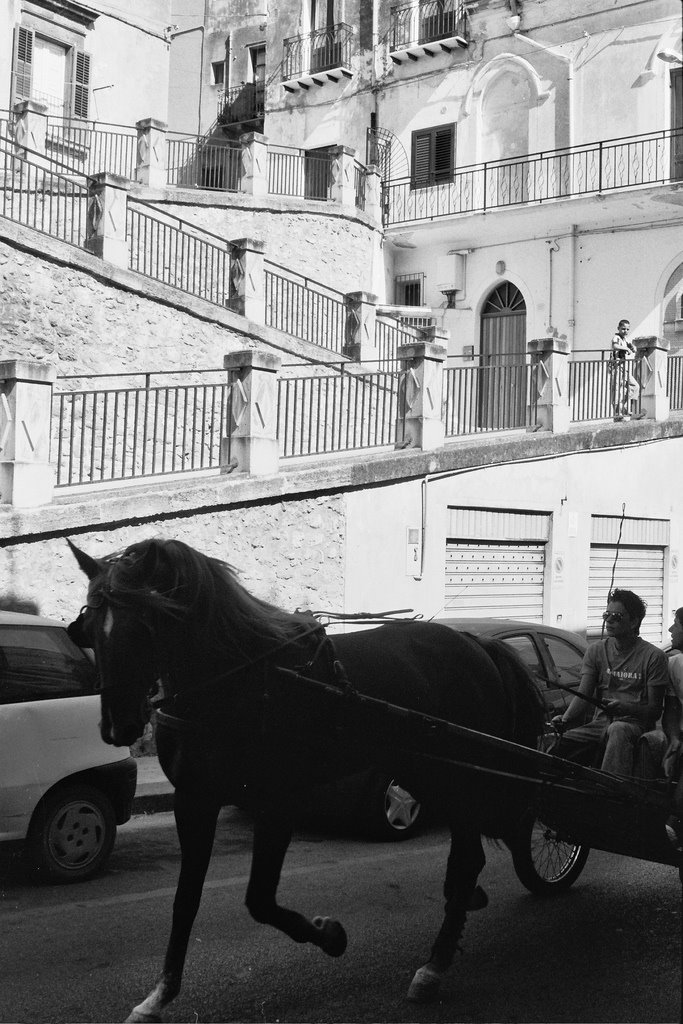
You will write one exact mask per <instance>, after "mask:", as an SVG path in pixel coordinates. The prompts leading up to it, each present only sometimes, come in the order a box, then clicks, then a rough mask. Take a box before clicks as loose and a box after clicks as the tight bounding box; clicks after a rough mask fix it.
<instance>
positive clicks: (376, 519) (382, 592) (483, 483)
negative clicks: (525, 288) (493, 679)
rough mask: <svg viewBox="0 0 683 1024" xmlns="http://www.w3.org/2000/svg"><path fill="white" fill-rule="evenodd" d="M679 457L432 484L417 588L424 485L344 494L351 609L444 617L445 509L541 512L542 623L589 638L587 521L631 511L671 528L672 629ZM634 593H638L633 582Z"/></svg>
mask: <svg viewBox="0 0 683 1024" xmlns="http://www.w3.org/2000/svg"><path fill="white" fill-rule="evenodd" d="M679 458H681V459H683V439H676V440H666V441H659V442H656V443H653V444H644V445H642V446H640V447H633V448H621V447H619V448H616V449H615V450H613V451H609V450H608V451H605V450H601V451H599V452H586V453H582V454H577V455H570V456H559V457H556V458H552V459H548V460H545V461H539V462H530V463H519V462H518V463H516V464H514V465H510V466H502V465H501V466H491V467H487V468H485V469H481V470H476V471H473V472H469V471H468V472H462V473H457V472H456V473H455V474H453V475H451V476H448V477H443V478H437V477H435V478H432V479H431V480H429V482H428V483H427V484H426V490H427V505H426V521H427V529H426V535H425V561H424V575H423V578H422V579H420V580H415V579H414V578H413V577H412V575H408V574H407V573H406V529H407V528H408V527H419V526H420V524H421V519H422V487H421V483H420V481H419V480H418V481H405V482H401V483H396V484H393V485H389V486H385V487H375V488H371V489H367V490H364V491H351V492H349V493H348V494H347V495H346V509H347V514H346V524H347V525H346V530H347V543H346V567H345V609H346V610H347V611H380V610H386V609H385V606H386V605H387V595H391V597H390V603H391V606H392V607H393V608H414V609H415V611H416V612H420V613H422V614H423V615H424V616H425V617H431V616H437V617H439V616H441V617H443V615H444V610H443V604H444V590H445V571H444V565H445V554H446V540H447V536H446V529H447V510H448V507H449V506H466V507H477V508H491V509H506V510H520V511H521V510H525V511H538V512H545V513H550V515H551V517H552V527H551V537H550V541H549V544H548V550H547V557H546V565H547V574H546V585H545V613H544V619H545V621H546V623H548V624H550V625H559V626H561V627H562V628H565V629H572V630H576V631H582V630H585V627H586V612H587V594H588V568H589V556H590V530H591V518H590V517H591V515H606V516H617V517H618V516H620V515H621V513H622V504H625V506H626V510H625V511H626V515H627V516H628V517H636V518H646V519H648V518H652V519H666V520H669V521H670V524H671V525H670V550H669V552H668V556H669V557H668V558H667V560H666V569H665V572H666V590H665V594H664V613H665V614H664V617H665V620H666V621H665V628H666V626H668V624H669V622H668V619H667V615H668V611H669V609H671V608H675V607H678V606H680V605H681V604H683V581H682V580H681V579H680V577H679V575H678V568H677V566H676V564H675V563H677V561H678V555H679V553H680V552H681V550H682V545H683V511H682V510H683V475H681V474H680V473H677V472H672V466H676V465H678V459H679ZM673 555H675V556H676V558H675V559H673V561H672V557H671V556H673ZM558 556H562V562H563V568H562V570H561V571H560V572H556V571H555V570H554V563H555V560H556V558H557V557H558ZM369 565H372V567H373V571H372V573H369V572H368V566H369ZM633 589H635V590H637V585H636V583H635V582H634V587H633ZM662 639H666V636H664V637H663V638H662Z"/></svg>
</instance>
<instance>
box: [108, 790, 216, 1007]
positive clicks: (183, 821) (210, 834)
mask: <svg viewBox="0 0 683 1024" xmlns="http://www.w3.org/2000/svg"><path fill="white" fill-rule="evenodd" d="M219 810H220V805H219V804H216V803H213V802H212V801H210V800H207V798H206V797H205V796H204V795H203V794H200V793H197V792H196V791H192V790H183V791H181V790H176V792H175V798H174V813H175V820H176V830H177V832H178V840H179V842H180V853H181V862H180V875H179V877H178V885H177V887H176V894H175V899H174V901H173V923H172V927H171V936H170V939H169V942H168V947H167V949H166V957H165V960H164V967H163V970H162V972H161V975H160V977H159V979H158V981H157V983H156V985H155V986H154V988H153V989H152V991H151V992H150V993H149V995H148V996H147V997H146V999H143V1001H142V1002H141V1003H140V1004H139V1005H138V1006H136V1007H135V1008H134V1009H133V1011H132V1013H131V1014H130V1016H129V1017H128V1018H127V1021H128V1022H134V1024H152V1022H158V1021H161V1019H162V1016H161V1015H162V1013H163V1010H164V1007H166V1006H168V1004H169V1003H170V1002H171V1000H172V999H175V997H176V996H177V995H178V993H179V992H180V985H181V981H182V976H183V967H184V965H185V956H186V954H187V945H188V942H189V940H190V932H191V931H192V925H193V924H194V919H195V917H196V916H197V911H198V910H199V904H200V901H201V898H202V889H203V888H204V880H205V878H206V872H207V869H208V867H209V861H210V860H211V851H212V849H213V841H214V836H215V834H216V822H217V820H218V812H219Z"/></svg>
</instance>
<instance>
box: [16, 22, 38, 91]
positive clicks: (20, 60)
mask: <svg viewBox="0 0 683 1024" xmlns="http://www.w3.org/2000/svg"><path fill="white" fill-rule="evenodd" d="M32 77H33V30H32V29H30V28H22V27H20V26H18V27H17V28H16V29H15V30H14V66H13V75H12V79H13V81H12V103H13V104H14V103H17V102H18V101H19V100H30V98H31V81H32Z"/></svg>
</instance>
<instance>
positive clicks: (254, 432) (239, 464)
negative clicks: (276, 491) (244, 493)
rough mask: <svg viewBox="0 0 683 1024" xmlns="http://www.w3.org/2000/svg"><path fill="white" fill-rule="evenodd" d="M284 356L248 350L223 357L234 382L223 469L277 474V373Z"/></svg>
mask: <svg viewBox="0 0 683 1024" xmlns="http://www.w3.org/2000/svg"><path fill="white" fill-rule="evenodd" d="M280 363H281V359H280V357H279V356H276V355H274V354H273V353H271V352H260V351H258V350H257V349H244V350H241V351H239V352H230V353H229V354H228V355H226V356H224V358H223V365H224V366H225V369H226V370H227V371H228V382H229V383H230V384H231V385H232V388H231V400H230V436H229V437H227V438H224V439H223V441H222V443H221V471H222V472H224V473H229V472H231V471H232V470H233V469H234V468H237V470H238V471H240V472H243V473H248V474H249V475H250V476H270V475H271V474H273V473H277V471H278V465H279V446H278V439H277V374H278V370H279V368H280Z"/></svg>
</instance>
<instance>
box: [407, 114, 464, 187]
mask: <svg viewBox="0 0 683 1024" xmlns="http://www.w3.org/2000/svg"><path fill="white" fill-rule="evenodd" d="M456 135H457V126H456V124H455V122H454V121H451V122H450V123H448V124H438V125H432V126H431V127H429V128H418V129H416V131H414V132H413V133H412V136H411V145H410V187H411V189H418V188H430V187H431V186H432V185H440V184H443V183H445V182H449V181H452V180H453V175H454V174H455V146H456ZM439 136H444V137H446V138H447V140H448V141H447V143H446V145H447V161H445V162H444V160H443V151H441V152H440V151H439V147H440V145H441V146H443V143H440V139H439ZM425 147H426V152H425ZM425 164H426V165H427V166H426V168H425V167H424V165H425Z"/></svg>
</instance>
